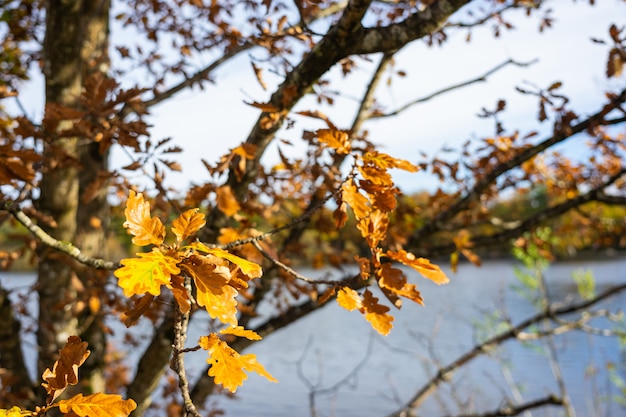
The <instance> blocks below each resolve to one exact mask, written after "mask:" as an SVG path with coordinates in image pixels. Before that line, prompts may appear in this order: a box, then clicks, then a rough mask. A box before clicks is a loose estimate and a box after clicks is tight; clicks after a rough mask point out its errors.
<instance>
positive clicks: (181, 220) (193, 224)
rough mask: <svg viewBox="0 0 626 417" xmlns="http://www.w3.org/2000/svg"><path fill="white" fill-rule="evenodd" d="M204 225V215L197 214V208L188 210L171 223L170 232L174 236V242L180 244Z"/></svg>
mask: <svg viewBox="0 0 626 417" xmlns="http://www.w3.org/2000/svg"><path fill="white" fill-rule="evenodd" d="M205 224H206V220H205V219H204V214H202V213H198V209H197V208H196V209H190V210H187V211H186V212H184V213H183V214H181V215H180V216H178V218H177V219H176V220H174V221H173V222H172V232H173V233H174V235H176V241H177V242H178V243H180V242H182V241H183V240H185V239H187V238H188V237H189V236H191V235H192V234H194V233H196V232H197V231H198V230H200V229H201V228H202V227H203V226H204V225H205Z"/></svg>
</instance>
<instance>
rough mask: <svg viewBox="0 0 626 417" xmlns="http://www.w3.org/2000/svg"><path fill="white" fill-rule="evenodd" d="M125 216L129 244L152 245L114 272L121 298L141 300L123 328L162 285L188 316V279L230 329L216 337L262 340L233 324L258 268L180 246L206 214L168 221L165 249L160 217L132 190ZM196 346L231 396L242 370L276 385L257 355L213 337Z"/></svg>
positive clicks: (199, 247) (196, 245) (214, 251)
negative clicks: (171, 241)
mask: <svg viewBox="0 0 626 417" xmlns="http://www.w3.org/2000/svg"><path fill="white" fill-rule="evenodd" d="M124 213H125V215H126V221H125V222H124V227H126V228H127V229H128V231H129V233H130V234H131V235H133V238H132V242H133V243H134V244H135V245H138V246H147V245H153V247H152V250H151V251H150V252H146V253H138V254H137V257H136V258H129V259H123V260H122V261H121V264H122V267H121V268H119V269H117V270H116V271H115V273H114V274H115V276H116V277H117V278H118V285H119V286H120V287H121V288H122V289H123V290H124V295H125V296H127V297H132V296H134V295H138V296H141V298H140V299H139V300H137V301H136V304H135V308H134V309H133V310H131V311H129V312H127V313H126V320H125V322H126V325H127V326H130V325H132V324H134V323H135V322H136V321H137V320H138V319H139V317H140V316H141V315H142V314H143V313H144V312H145V311H147V309H148V308H149V306H150V304H151V302H152V300H153V299H154V297H155V296H158V295H160V294H161V290H162V288H163V287H165V288H167V289H169V290H170V291H172V294H173V296H174V299H175V300H176V302H177V304H178V307H179V309H180V310H181V312H182V313H183V314H186V313H189V312H190V311H191V304H192V302H194V300H193V299H192V298H191V296H190V294H189V291H188V290H187V288H186V286H185V281H186V280H189V281H190V282H191V283H193V285H194V287H195V290H196V296H195V303H197V304H198V305H199V306H201V307H204V308H205V309H206V311H207V312H208V313H209V316H211V318H213V319H217V320H220V321H221V322H222V323H224V324H226V325H228V326H229V327H227V328H226V329H224V330H222V331H221V332H220V333H222V334H230V335H235V336H238V337H246V338H249V339H253V340H256V339H260V336H258V335H257V334H256V333H254V332H252V331H250V330H244V329H243V328H241V327H240V326H237V296H238V295H239V293H240V291H242V290H244V289H246V288H247V287H248V281H249V280H250V279H254V278H259V277H260V276H261V275H262V269H261V267H260V266H259V265H257V264H256V263H253V262H250V261H247V260H245V259H243V258H240V257H238V256H235V255H233V254H231V253H229V252H227V251H225V250H223V249H220V248H213V247H209V246H208V245H205V244H203V243H202V242H199V241H194V242H190V243H188V244H184V243H185V241H186V240H188V239H189V238H190V237H192V236H193V235H195V233H196V232H198V231H199V230H200V229H201V228H202V227H203V226H204V225H205V224H206V221H205V217H204V214H202V213H199V212H198V210H197V209H191V210H188V211H186V212H184V213H182V214H181V215H180V216H179V217H178V218H177V219H176V220H174V221H173V222H172V228H171V230H172V233H173V234H174V236H175V237H176V242H175V243H174V244H172V245H166V244H165V243H164V241H165V234H166V233H165V226H164V225H163V223H162V222H161V220H159V219H158V218H152V217H150V204H149V203H148V202H146V201H144V199H143V195H141V194H136V193H135V192H134V191H130V194H129V197H128V200H127V202H126V209H125V212H124ZM199 344H200V346H201V347H202V348H203V349H205V350H207V351H208V352H209V359H208V363H209V364H211V365H212V367H211V369H210V371H209V375H210V376H213V377H214V378H215V382H216V383H218V384H222V385H223V386H224V387H225V388H226V389H228V390H230V391H232V392H234V391H235V390H236V389H237V387H238V386H240V385H241V384H242V383H243V381H244V380H245V379H246V378H247V376H246V374H245V373H244V371H248V372H257V373H259V374H260V375H263V376H265V377H266V378H267V379H269V380H270V381H275V379H274V378H273V377H272V376H271V375H270V374H269V373H268V372H267V371H265V369H264V368H263V366H261V365H260V364H258V363H257V362H256V356H255V355H252V354H248V355H242V356H240V355H239V354H237V352H235V351H234V350H233V349H232V348H230V347H229V346H228V345H227V344H226V342H224V341H222V340H221V339H219V336H218V335H217V334H216V333H212V334H210V335H209V336H203V337H202V338H201V339H200V342H199ZM226 359H227V360H226Z"/></svg>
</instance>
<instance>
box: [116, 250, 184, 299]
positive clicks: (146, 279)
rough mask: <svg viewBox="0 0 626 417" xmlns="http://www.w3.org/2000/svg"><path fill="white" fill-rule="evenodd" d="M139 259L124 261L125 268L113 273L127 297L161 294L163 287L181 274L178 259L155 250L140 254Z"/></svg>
mask: <svg viewBox="0 0 626 417" xmlns="http://www.w3.org/2000/svg"><path fill="white" fill-rule="evenodd" d="M137 255H138V256H139V258H128V259H122V261H121V262H120V263H121V264H122V265H123V266H122V267H121V268H118V269H116V270H115V272H114V273H113V274H114V275H115V276H116V277H117V278H118V285H119V286H120V287H121V288H122V289H123V290H124V295H125V296H126V297H132V296H133V295H139V294H145V293H149V294H152V295H159V294H161V286H162V285H169V284H170V282H171V277H172V275H178V274H180V268H179V267H178V266H177V265H176V264H177V263H178V259H176V258H173V257H172V256H170V255H165V254H164V253H163V252H161V251H160V250H158V249H157V248H154V249H153V250H152V252H148V253H138V254H137Z"/></svg>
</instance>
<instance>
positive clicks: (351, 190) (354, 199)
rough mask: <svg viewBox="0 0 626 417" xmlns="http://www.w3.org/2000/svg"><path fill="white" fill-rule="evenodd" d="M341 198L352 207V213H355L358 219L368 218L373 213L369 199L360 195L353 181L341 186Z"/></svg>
mask: <svg viewBox="0 0 626 417" xmlns="http://www.w3.org/2000/svg"><path fill="white" fill-rule="evenodd" d="M341 198H342V200H343V201H345V202H346V203H347V204H348V205H349V206H350V207H352V211H354V215H355V216H356V218H357V219H362V218H364V217H367V215H368V214H369V212H370V211H371V209H370V207H369V204H368V199H367V197H365V196H364V195H363V194H361V193H359V190H358V189H357V187H356V185H355V184H354V181H353V180H349V181H346V182H345V183H344V184H343V185H342V186H341Z"/></svg>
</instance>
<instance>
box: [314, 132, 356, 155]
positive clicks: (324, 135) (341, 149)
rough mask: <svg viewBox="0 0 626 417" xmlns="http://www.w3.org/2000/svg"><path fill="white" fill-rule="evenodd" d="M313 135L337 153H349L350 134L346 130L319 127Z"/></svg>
mask: <svg viewBox="0 0 626 417" xmlns="http://www.w3.org/2000/svg"><path fill="white" fill-rule="evenodd" d="M315 136H316V137H317V140H318V141H319V142H320V143H322V144H324V145H325V146H327V147H329V148H332V149H334V150H335V151H337V153H338V154H343V155H346V154H348V153H350V149H351V147H350V135H348V132H345V131H343V130H337V129H319V130H317V131H316V132H315Z"/></svg>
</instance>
